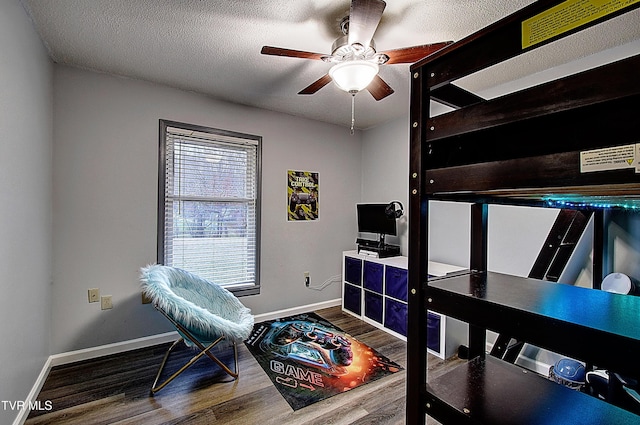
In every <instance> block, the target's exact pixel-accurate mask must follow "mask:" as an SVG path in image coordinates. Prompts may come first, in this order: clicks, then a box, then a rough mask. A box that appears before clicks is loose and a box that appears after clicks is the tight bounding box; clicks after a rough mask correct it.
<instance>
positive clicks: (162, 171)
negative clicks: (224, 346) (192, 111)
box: [157, 119, 262, 296]
mask: <svg viewBox="0 0 640 425" xmlns="http://www.w3.org/2000/svg"><path fill="white" fill-rule="evenodd" d="M159 127H160V129H159V154H158V205H157V207H158V216H157V219H158V223H157V263H158V264H164V263H165V258H164V242H165V218H166V215H165V207H166V205H165V190H166V184H165V182H166V162H167V143H166V142H167V129H168V128H170V127H174V128H179V129H182V130H188V131H196V132H200V133H208V134H211V135H213V136H214V137H215V136H222V137H232V138H237V139H245V140H250V141H254V142H255V143H256V170H255V171H256V181H255V183H256V201H255V208H256V211H255V217H256V223H255V229H256V234H255V241H256V247H255V281H254V282H253V285H244V286H239V287H233V286H230V285H225V286H223V287H225V288H226V289H227V290H229V291H230V292H233V294H234V295H236V296H247V295H258V294H260V245H261V243H260V235H261V233H262V232H261V197H262V196H261V195H262V137H261V136H256V135H252V134H245V133H238V132H234V131H229V130H221V129H217V128H212V127H205V126H200V125H194V124H187V123H182V122H177V121H170V120H164V119H160V120H159ZM225 143H227V142H225Z"/></svg>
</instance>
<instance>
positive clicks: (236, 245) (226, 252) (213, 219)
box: [158, 120, 261, 295]
mask: <svg viewBox="0 0 640 425" xmlns="http://www.w3.org/2000/svg"><path fill="white" fill-rule="evenodd" d="M260 142H261V137H258V136H252V135H247V134H240V133H233V132H229V131H224V130H217V129H213V128H206V127H199V126H194V125H189V124H182V123H176V122H171V121H165V120H160V166H159V180H158V183H159V184H158V263H160V264H164V265H166V266H173V267H178V268H181V269H185V270H188V271H190V272H192V273H194V274H197V275H198V276H201V277H203V278H205V279H209V280H211V281H213V282H216V283H217V284H219V285H221V286H224V287H225V288H227V289H228V290H230V291H232V292H234V293H235V294H236V295H253V294H258V293H259V292H260V283H259V257H260V256H259V248H260V241H259V235H260V155H261V152H260Z"/></svg>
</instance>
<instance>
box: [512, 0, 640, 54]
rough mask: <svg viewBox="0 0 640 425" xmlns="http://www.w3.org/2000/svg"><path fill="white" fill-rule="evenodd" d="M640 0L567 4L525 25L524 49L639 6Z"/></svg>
mask: <svg viewBox="0 0 640 425" xmlns="http://www.w3.org/2000/svg"><path fill="white" fill-rule="evenodd" d="M638 2H640V0H567V1H564V2H562V3H560V4H558V5H556V6H554V7H552V8H550V9H547V10H545V11H544V12H542V13H538V14H537V15H535V16H532V17H531V18H529V19H527V20H525V21H523V22H522V48H523V49H526V48H527V47H530V46H533V45H535V44H538V43H541V42H543V41H546V40H548V39H550V38H553V37H555V36H557V35H560V34H563V33H565V32H567V31H571V30H573V29H576V28H578V27H580V26H582V25H584V24H587V23H589V22H592V21H595V20H596V19H599V18H602V17H603V16H607V15H609V14H611V13H614V12H617V11H618V10H621V9H624V8H626V7H629V6H631V5H632V4H635V3H638Z"/></svg>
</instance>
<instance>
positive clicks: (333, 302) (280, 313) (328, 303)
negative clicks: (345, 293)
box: [254, 298, 342, 323]
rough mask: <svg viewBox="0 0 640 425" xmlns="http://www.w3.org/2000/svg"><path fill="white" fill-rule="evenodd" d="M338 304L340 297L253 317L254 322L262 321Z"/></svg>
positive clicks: (340, 300)
mask: <svg viewBox="0 0 640 425" xmlns="http://www.w3.org/2000/svg"><path fill="white" fill-rule="evenodd" d="M339 305H342V298H336V299H335V300H329V301H323V302H320V303H315V304H307V305H304V306H301V307H293V308H287V309H284V310H278V311H274V312H271V313H263V314H256V315H255V316H254V317H255V321H256V323H259V322H264V321H265V320H273V319H277V318H279V317H287V316H293V315H294V314H300V313H308V312H310V311H315V310H321V309H323V308H329V307H336V306H339Z"/></svg>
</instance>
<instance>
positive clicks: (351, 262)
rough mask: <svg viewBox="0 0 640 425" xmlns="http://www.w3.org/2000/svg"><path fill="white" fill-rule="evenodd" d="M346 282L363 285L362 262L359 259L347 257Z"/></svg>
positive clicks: (345, 261) (345, 264) (345, 267)
mask: <svg viewBox="0 0 640 425" xmlns="http://www.w3.org/2000/svg"><path fill="white" fill-rule="evenodd" d="M344 280H346V281H347V282H349V283H352V284H354V285H358V286H360V285H362V260H360V259H358V258H352V257H345V259H344Z"/></svg>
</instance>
